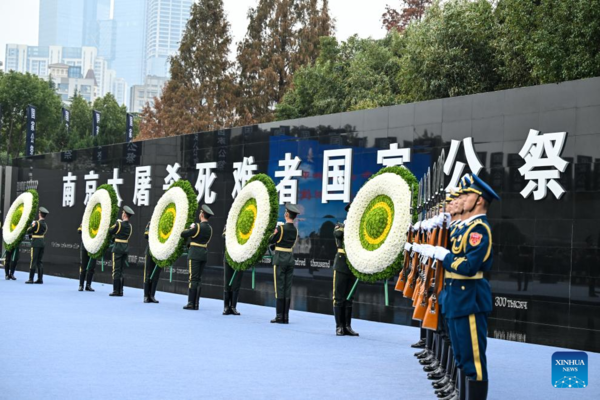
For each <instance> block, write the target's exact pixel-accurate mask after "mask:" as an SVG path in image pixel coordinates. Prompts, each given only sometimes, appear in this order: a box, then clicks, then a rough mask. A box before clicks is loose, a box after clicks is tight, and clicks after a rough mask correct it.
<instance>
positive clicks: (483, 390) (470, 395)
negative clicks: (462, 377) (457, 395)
mask: <svg viewBox="0 0 600 400" xmlns="http://www.w3.org/2000/svg"><path fill="white" fill-rule="evenodd" d="M466 382H467V385H466V386H467V400H486V399H487V394H488V383H489V381H475V380H472V379H467V380H466Z"/></svg>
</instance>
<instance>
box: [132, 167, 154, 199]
mask: <svg viewBox="0 0 600 400" xmlns="http://www.w3.org/2000/svg"><path fill="white" fill-rule="evenodd" d="M151 176H152V167H151V166H149V165H148V166H144V167H136V168H135V186H134V188H133V204H136V205H138V206H149V205H150V189H151V187H152V185H150V182H151V180H152V178H151Z"/></svg>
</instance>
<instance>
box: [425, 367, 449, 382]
mask: <svg viewBox="0 0 600 400" xmlns="http://www.w3.org/2000/svg"><path fill="white" fill-rule="evenodd" d="M445 376H446V370H445V369H444V368H442V367H441V366H440V367H439V368H438V369H436V370H435V371H433V372H430V373H428V374H427V379H429V380H432V381H438V380H440V379H442V378H443V377H445Z"/></svg>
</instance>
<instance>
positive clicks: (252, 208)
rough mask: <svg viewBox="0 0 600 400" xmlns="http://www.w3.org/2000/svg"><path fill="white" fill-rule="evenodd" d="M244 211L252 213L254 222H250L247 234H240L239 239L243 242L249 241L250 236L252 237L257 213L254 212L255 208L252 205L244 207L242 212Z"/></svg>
mask: <svg viewBox="0 0 600 400" xmlns="http://www.w3.org/2000/svg"><path fill="white" fill-rule="evenodd" d="M246 210H250V211H252V213H253V214H254V221H252V226H251V227H250V230H249V231H248V233H246V234H244V233H243V232H240V237H241V238H242V239H244V240H247V239H249V238H250V235H252V231H253V230H254V224H255V223H256V215H257V214H258V211H257V210H256V206H255V205H254V204H248V207H246V209H245V210H244V211H246Z"/></svg>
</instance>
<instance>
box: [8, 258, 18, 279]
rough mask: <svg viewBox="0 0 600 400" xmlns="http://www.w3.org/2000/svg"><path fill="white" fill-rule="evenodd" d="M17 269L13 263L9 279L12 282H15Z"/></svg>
mask: <svg viewBox="0 0 600 400" xmlns="http://www.w3.org/2000/svg"><path fill="white" fill-rule="evenodd" d="M16 268H17V263H15V262H13V263H12V264H11V266H10V276H9V278H10V279H11V280H13V281H16V280H17V278H15V269H16Z"/></svg>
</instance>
